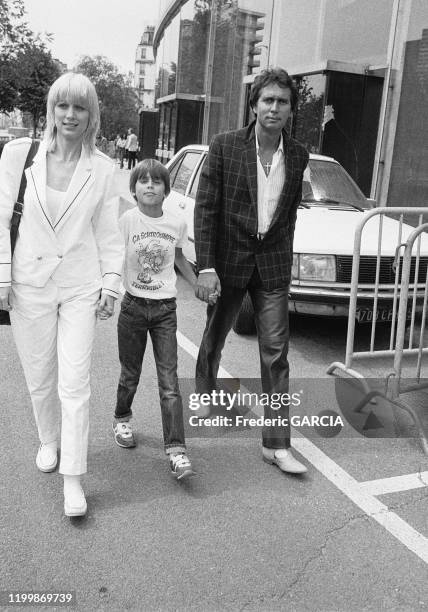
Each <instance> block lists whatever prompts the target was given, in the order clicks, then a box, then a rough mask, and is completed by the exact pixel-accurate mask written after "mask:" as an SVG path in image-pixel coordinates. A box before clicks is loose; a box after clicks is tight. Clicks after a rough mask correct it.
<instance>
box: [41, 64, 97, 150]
mask: <svg viewBox="0 0 428 612" xmlns="http://www.w3.org/2000/svg"><path fill="white" fill-rule="evenodd" d="M60 101H66V102H69V103H71V104H79V105H80V106H82V107H83V108H85V109H86V110H87V111H89V120H88V127H87V128H86V131H85V132H84V134H83V144H84V145H85V146H86V147H87V148H88V149H89V151H90V152H91V153H93V152H94V151H95V138H96V135H97V132H98V130H99V127H100V108H99V104H98V96H97V92H96V91H95V87H94V86H93V84H92V83H91V81H90V80H89V79H88V77H86V76H85V75H84V74H79V73H77V72H66V73H65V74H63V75H61V76H60V77H59V78H58V79H57V80H56V81H55V82H54V83H53V84H52V86H51V88H50V89H49V93H48V101H47V105H46V130H45V136H44V140H45V141H46V147H47V150H48V151H55V148H56V126H55V106H56V104H58V102H60Z"/></svg>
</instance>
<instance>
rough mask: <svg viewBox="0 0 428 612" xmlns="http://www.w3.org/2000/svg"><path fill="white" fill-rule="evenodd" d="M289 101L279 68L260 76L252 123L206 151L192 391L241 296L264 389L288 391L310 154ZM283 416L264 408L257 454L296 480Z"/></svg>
mask: <svg viewBox="0 0 428 612" xmlns="http://www.w3.org/2000/svg"><path fill="white" fill-rule="evenodd" d="M297 95H298V94H297V89H296V86H295V84H294V82H293V80H292V79H291V78H290V76H289V75H288V73H287V72H286V71H285V70H282V69H281V68H272V69H268V70H265V71H263V72H261V73H260V74H259V75H257V76H256V78H255V80H254V83H253V85H252V88H251V93H250V105H251V108H252V110H253V112H254V114H255V116H256V120H255V121H254V122H253V123H252V124H251V125H249V126H248V127H246V128H244V129H240V130H235V131H232V132H227V133H224V134H220V135H217V136H215V137H214V139H213V141H212V143H211V145H210V148H209V152H208V156H207V159H206V162H205V164H204V167H203V169H202V172H201V179H200V181H199V187H198V191H197V194H196V205H195V249H196V260H197V262H198V266H199V270H200V272H199V277H198V283H197V287H196V295H197V297H199V298H200V299H201V300H204V301H205V302H207V303H208V307H207V322H206V327H205V331H204V334H203V337H202V342H201V346H200V349H199V354H198V359H197V364H196V381H197V390H198V392H210V391H212V390H213V389H215V388H216V380H217V373H218V368H219V364H220V359H221V351H222V349H223V346H224V343H225V340H226V337H227V334H228V333H229V331H230V328H231V327H232V324H233V321H234V319H235V316H236V314H237V313H238V310H239V308H240V306H241V303H242V300H243V298H244V295H245V294H246V292H247V291H248V292H249V294H250V297H251V300H252V303H253V306H254V315H255V321H256V328H257V336H258V342H259V353H260V365H261V382H262V390H263V393H267V394H272V393H281V394H287V393H288V387H289V365H288V359H287V355H288V340H289V323H288V287H289V284H290V278H291V265H292V260H293V237H294V226H295V223H296V215H297V208H298V206H299V204H300V201H301V199H302V179H303V171H304V170H305V167H306V165H307V163H308V157H309V156H308V153H307V151H306V149H305V148H304V147H303V146H302V145H301V144H300V143H298V142H297V141H296V140H294V139H293V138H291V137H290V136H289V135H288V134H287V132H286V130H285V126H286V124H287V121H288V119H289V118H290V117H291V114H292V112H293V111H294V110H295V109H296V105H297ZM213 296H217V299H216V302H215V304H213V303H210V300H212V298H213ZM288 413H289V407H288V406H287V405H283V406H281V408H280V409H279V410H274V409H273V408H271V407H270V406H269V405H266V406H265V419H266V422H267V423H268V422H270V421H268V419H272V423H277V424H275V425H273V426H271V427H268V426H265V427H264V428H263V432H262V445H263V447H262V456H263V459H264V460H265V461H266V462H268V463H271V464H275V465H277V466H278V467H279V468H280V469H281V470H283V471H285V472H291V473H294V474H302V473H304V472H306V467H305V466H304V465H303V464H302V463H300V462H299V461H297V459H295V457H294V456H293V455H292V453H291V451H290V450H289V449H290V434H289V431H290V430H289V427H287V426H285V425H282V424H279V423H287V422H288ZM278 422H279V423H278Z"/></svg>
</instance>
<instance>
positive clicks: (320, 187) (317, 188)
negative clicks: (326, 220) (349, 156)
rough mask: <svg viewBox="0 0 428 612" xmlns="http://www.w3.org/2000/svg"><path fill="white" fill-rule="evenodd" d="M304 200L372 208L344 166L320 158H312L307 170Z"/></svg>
mask: <svg viewBox="0 0 428 612" xmlns="http://www.w3.org/2000/svg"><path fill="white" fill-rule="evenodd" d="M302 201H303V202H304V203H306V204H309V205H310V206H328V207H331V208H347V207H350V208H353V209H354V210H361V209H368V208H370V204H369V202H368V201H367V199H366V198H365V197H364V194H363V193H362V191H360V189H359V187H358V186H357V185H356V184H355V183H354V181H353V180H352V179H351V177H350V176H349V175H348V173H347V172H346V171H345V170H344V169H343V168H342V166H340V165H339V164H336V163H335V162H330V161H326V160H320V159H311V160H310V161H309V165H308V167H307V168H306V170H305V173H304V176H303V195H302Z"/></svg>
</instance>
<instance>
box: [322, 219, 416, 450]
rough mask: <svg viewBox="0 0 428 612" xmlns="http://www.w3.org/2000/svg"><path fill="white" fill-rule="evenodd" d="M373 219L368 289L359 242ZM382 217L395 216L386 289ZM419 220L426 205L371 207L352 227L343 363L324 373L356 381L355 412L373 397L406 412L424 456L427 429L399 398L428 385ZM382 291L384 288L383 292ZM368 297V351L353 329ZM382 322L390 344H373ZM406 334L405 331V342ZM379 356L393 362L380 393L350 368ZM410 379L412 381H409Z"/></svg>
mask: <svg viewBox="0 0 428 612" xmlns="http://www.w3.org/2000/svg"><path fill="white" fill-rule="evenodd" d="M374 217H378V220H377V221H378V222H377V224H376V225H377V228H376V226H375V229H377V231H378V235H377V253H376V272H375V282H374V286H371V288H370V291H367V285H366V286H364V285H362V284H361V282H359V270H360V263H361V244H362V240H363V236H364V230H365V229H366V227H367V226H368V223H369V222H370V220H372V219H373V218H374ZM385 217H388V218H396V220H397V225H396V228H395V229H396V232H397V236H396V238H397V242H396V248H395V257H394V262H393V270H394V284H393V288H392V287H391V285H389V287H387V286H386V285H383V284H382V282H380V281H381V262H382V258H383V254H382V236H383V230H384V225H385ZM409 218H410V219H411V220H412V221H413V225H414V224H415V223H416V228H415V229H414V230H413V231H412V230H411V228H410V229H409V226H408V224H407V223H406V220H409ZM424 218H425V219H426V220H427V221H428V209H427V208H421V207H413V208H410V207H405V208H404V207H400V208H389V207H388V208H376V209H374V210H371V211H369V212H368V213H366V214H365V215H364V218H363V219H362V221H361V222H360V224H359V225H358V227H357V229H356V232H355V239H354V252H353V263H352V280H351V295H350V304H349V319H348V332H347V339H346V356H345V363H342V362H338V361H336V362H333V363H332V364H331V365H330V366H329V368H328V370H327V373H328V374H334V373H335V372H336V371H337V370H340V371H342V372H344V373H346V374H347V375H349V376H350V377H352V378H355V379H358V380H359V382H360V384H361V385H362V388H363V390H364V398H363V400H362V401H361V402H360V403H359V404H358V406H356V407H355V408H354V410H355V411H356V412H361V410H362V409H363V408H364V406H366V405H367V404H368V403H369V402H371V403H373V404H374V403H376V398H377V397H383V398H386V399H388V401H389V402H390V404H392V405H394V406H397V407H399V408H401V409H403V410H405V411H406V412H407V413H408V414H409V415H410V417H411V418H412V419H413V422H414V423H415V425H416V427H417V429H418V431H419V434H420V438H421V443H422V447H423V449H424V452H425V453H426V454H428V431H427V429H428V427H427V425H426V424H424V421H423V419H421V417H420V414H419V413H418V411H417V409H416V408H415V407H414V406H412V405H411V403H409V402H405V401H404V400H403V399H402V396H403V395H404V394H405V393H409V392H414V391H422V390H423V389H425V388H428V383H427V381H426V380H424V379H423V376H422V368H423V366H424V365H425V364H426V361H425V363H424V362H423V359H424V356H425V355H427V354H428V347H425V346H424V336H425V327H426V323H427V315H428V312H427V310H428V306H427V302H428V235H425V233H426V232H428V222H425V223H424V222H423V221H424ZM389 229H391V228H389ZM366 231H367V230H366ZM421 249H422V255H421ZM386 290H387V292H386V293H385V291H386ZM369 295H370V298H369V299H370V300H372V321H371V329H370V342H369V346H368V347H367V350H355V331H356V321H357V319H358V314H359V303H360V302H361V300H362V299H364V302H365V303H366V304H367V299H368V296H369ZM387 296H389V297H387ZM385 299H387V303H388V304H389V306H390V310H389V312H388V316H387V317H383V320H382V317H381V316H379V315H380V314H381V313H382V314H384V310H382V308H381V305H382V301H383V300H385ZM391 299H392V301H391ZM383 303H384V302H383ZM381 320H382V324H383V325H384V324H385V320H386V321H387V324H388V325H389V330H388V332H389V346H388V348H386V349H385V348H377V347H376V346H375V340H376V332H377V328H378V325H379V323H380V321H381ZM417 325H419V327H420V331H419V334H417V333H416V332H415V328H416V327H417ZM406 333H408V341H407V344H406ZM415 334H416V341H415ZM379 357H380V358H385V359H386V360H388V359H392V361H393V363H392V367H391V368H390V369H389V370H387V371H386V373H385V390H384V392H380V391H378V390H372V389H371V388H370V386H369V384H368V382H367V377H365V376H364V375H363V374H362V373H361V372H359V371H358V370H356V369H355V368H354V367H353V365H354V362H355V361H357V360H362V359H373V358H379ZM407 357H410V358H413V359H416V363H412V364H411V366H410V371H411V375H410V376H408V375H407V372H409V367H408V364H407ZM404 358H406V376H404V375H403V360H404ZM382 378H383V376H382ZM409 381H412V382H411V383H409ZM424 410H425V413H428V406H426V407H424Z"/></svg>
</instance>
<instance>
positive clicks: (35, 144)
mask: <svg viewBox="0 0 428 612" xmlns="http://www.w3.org/2000/svg"><path fill="white" fill-rule="evenodd" d="M38 148H39V141H38V140H32V141H31V145H30V148H29V150H28V153H27V157H26V160H25V164H24V169H23V171H22V176H21V183H20V185H19V192H18V197H17V199H16V202H15V205H14V207H13V215H12V220H11V222H10V246H11V252H12V255H13V251H14V250H15V244H16V239H17V237H18V228H19V224H20V222H21V215H22V211H23V208H24V195H25V189H26V187H27V178H26V176H25V170H26V169H27V168H28V167H29V166H31V164H32V163H33V159H34V156H35V155H36V153H37V151H38Z"/></svg>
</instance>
